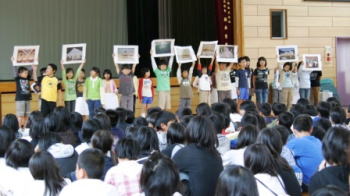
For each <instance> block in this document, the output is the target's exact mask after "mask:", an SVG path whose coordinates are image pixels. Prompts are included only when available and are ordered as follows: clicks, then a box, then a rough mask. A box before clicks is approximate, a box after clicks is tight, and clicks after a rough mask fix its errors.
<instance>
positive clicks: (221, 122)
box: [209, 113, 228, 134]
mask: <svg viewBox="0 0 350 196" xmlns="http://www.w3.org/2000/svg"><path fill="white" fill-rule="evenodd" d="M209 119H210V120H211V122H212V123H213V125H214V129H215V132H216V134H220V133H222V131H223V130H224V129H225V128H227V127H228V126H226V125H225V118H224V116H223V115H222V114H220V113H213V114H212V115H210V116H209Z"/></svg>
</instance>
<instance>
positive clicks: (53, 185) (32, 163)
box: [29, 151, 66, 196]
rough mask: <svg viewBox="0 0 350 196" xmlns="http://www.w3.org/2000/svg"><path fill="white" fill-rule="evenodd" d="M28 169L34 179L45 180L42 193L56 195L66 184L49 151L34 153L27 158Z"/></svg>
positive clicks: (50, 195)
mask: <svg viewBox="0 0 350 196" xmlns="http://www.w3.org/2000/svg"><path fill="white" fill-rule="evenodd" d="M29 169H30V173H31V174H32V176H33V178H34V179H36V180H44V181H45V191H44V195H49V196H54V195H58V193H59V192H60V191H61V190H62V188H63V186H64V185H65V184H66V183H65V181H64V179H63V178H62V177H61V176H60V173H59V168H58V166H57V164H56V162H55V159H54V158H53V156H52V155H51V154H50V153H49V152H46V151H41V152H36V153H34V154H33V156H32V157H31V158H30V160H29Z"/></svg>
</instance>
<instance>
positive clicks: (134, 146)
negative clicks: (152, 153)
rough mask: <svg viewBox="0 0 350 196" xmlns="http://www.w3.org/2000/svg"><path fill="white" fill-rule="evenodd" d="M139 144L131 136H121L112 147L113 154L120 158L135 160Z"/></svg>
mask: <svg viewBox="0 0 350 196" xmlns="http://www.w3.org/2000/svg"><path fill="white" fill-rule="evenodd" d="M140 150H141V149H140V145H139V144H138V143H137V142H136V141H135V140H133V139H131V138H123V139H121V140H119V141H118V143H117V145H116V146H115V148H114V151H115V154H116V156H117V157H118V158H120V159H129V160H136V159H137V158H138V156H139V154H140Z"/></svg>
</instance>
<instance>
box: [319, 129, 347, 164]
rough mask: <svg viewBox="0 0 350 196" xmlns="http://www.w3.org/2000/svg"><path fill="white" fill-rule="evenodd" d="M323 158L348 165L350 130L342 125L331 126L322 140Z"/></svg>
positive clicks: (329, 161) (331, 162) (333, 162)
mask: <svg viewBox="0 0 350 196" xmlns="http://www.w3.org/2000/svg"><path fill="white" fill-rule="evenodd" d="M322 144H323V145H322V152H323V156H324V158H325V159H326V160H327V162H328V163H330V164H337V165H344V166H345V165H349V161H348V157H349V150H350V132H349V130H347V129H345V128H342V127H331V128H330V129H329V130H328V131H327V133H326V135H325V136H324V138H323V141H322Z"/></svg>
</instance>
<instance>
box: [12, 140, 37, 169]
mask: <svg viewBox="0 0 350 196" xmlns="http://www.w3.org/2000/svg"><path fill="white" fill-rule="evenodd" d="M33 153H34V148H33V146H32V144H31V143H29V142H28V141H27V140H24V139H17V140H15V141H13V142H12V144H11V145H10V147H9V148H8V150H7V151H6V155H5V159H6V164H7V165H8V166H10V167H13V168H15V169H17V168H18V167H28V163H29V159H30V157H31V156H32V155H33Z"/></svg>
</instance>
